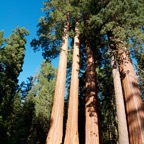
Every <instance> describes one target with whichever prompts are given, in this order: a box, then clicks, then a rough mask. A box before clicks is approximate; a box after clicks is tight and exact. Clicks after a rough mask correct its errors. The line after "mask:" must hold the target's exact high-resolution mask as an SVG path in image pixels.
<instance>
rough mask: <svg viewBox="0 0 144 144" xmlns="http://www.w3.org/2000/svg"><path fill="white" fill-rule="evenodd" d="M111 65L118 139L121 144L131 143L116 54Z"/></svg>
mask: <svg viewBox="0 0 144 144" xmlns="http://www.w3.org/2000/svg"><path fill="white" fill-rule="evenodd" d="M111 66H112V76H113V82H114V91H115V101H116V112H117V121H118V141H119V144H129V138H128V129H127V121H126V113H125V105H124V97H123V91H122V85H121V79H120V73H119V67H118V63H117V60H116V57H115V56H112V57H111Z"/></svg>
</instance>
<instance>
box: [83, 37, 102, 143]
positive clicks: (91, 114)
mask: <svg viewBox="0 0 144 144" xmlns="http://www.w3.org/2000/svg"><path fill="white" fill-rule="evenodd" d="M86 55H87V58H86V106H85V114H86V125H85V132H86V144H99V143H100V139H99V118H98V99H97V86H96V68H95V60H94V54H93V51H92V49H91V47H90V43H89V41H88V39H87V38H86Z"/></svg>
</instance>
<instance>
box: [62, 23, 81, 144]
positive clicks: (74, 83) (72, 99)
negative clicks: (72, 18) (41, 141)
mask: <svg viewBox="0 0 144 144" xmlns="http://www.w3.org/2000/svg"><path fill="white" fill-rule="evenodd" d="M77 25H78V23H76V28H75V32H76V35H75V37H74V48H73V62H72V74H71V85H70V96H69V107H68V119H67V128H66V135H65V140H64V144H79V136H78V88H79V78H78V77H79V47H80V40H79V30H78V28H77Z"/></svg>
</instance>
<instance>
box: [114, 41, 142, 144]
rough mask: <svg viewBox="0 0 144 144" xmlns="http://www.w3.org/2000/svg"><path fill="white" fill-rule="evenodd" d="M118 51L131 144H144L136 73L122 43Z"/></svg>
mask: <svg viewBox="0 0 144 144" xmlns="http://www.w3.org/2000/svg"><path fill="white" fill-rule="evenodd" d="M121 47H123V49H122V48H121ZM117 49H118V55H119V58H120V73H121V77H122V86H123V91H124V97H125V103H126V114H127V120H128V130H129V139H130V144H144V109H143V103H142V98H141V96H140V90H139V88H138V82H137V77H136V73H135V71H134V68H133V65H132V62H131V59H130V57H129V53H128V51H127V48H126V47H125V46H124V43H123V42H121V41H120V42H119V43H117Z"/></svg>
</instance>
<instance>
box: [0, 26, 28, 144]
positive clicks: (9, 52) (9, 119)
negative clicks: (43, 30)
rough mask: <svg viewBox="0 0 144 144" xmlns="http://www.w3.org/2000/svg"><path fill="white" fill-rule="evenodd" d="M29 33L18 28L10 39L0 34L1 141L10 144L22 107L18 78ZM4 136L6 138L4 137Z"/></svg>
mask: <svg viewBox="0 0 144 144" xmlns="http://www.w3.org/2000/svg"><path fill="white" fill-rule="evenodd" d="M27 35H28V31H27V30H26V29H25V28H19V27H18V28H16V29H15V30H14V31H13V32H12V34H11V35H10V36H9V37H8V38H6V39H5V38H4V37H3V32H0V89H1V91H0V117H1V123H0V127H2V130H4V131H3V132H0V135H2V137H1V139H0V141H1V142H2V143H9V141H10V140H11V139H10V137H12V135H13V134H15V131H16V129H15V127H14V125H15V123H14V121H15V120H16V119H17V116H16V115H17V113H18V111H19V106H20V95H19V93H18V76H19V74H20V72H21V71H22V65H23V61H24V52H25V44H26V39H25V36H27ZM3 135H4V136H3Z"/></svg>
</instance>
